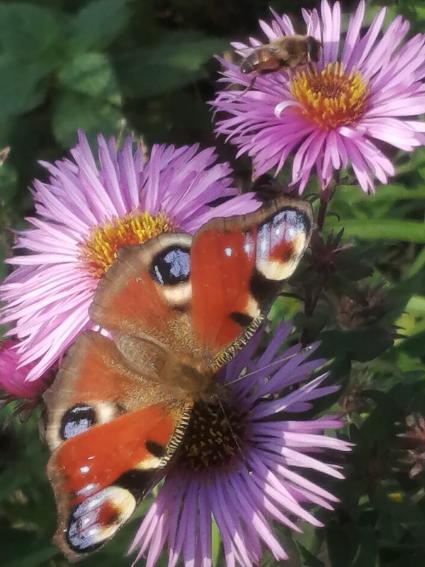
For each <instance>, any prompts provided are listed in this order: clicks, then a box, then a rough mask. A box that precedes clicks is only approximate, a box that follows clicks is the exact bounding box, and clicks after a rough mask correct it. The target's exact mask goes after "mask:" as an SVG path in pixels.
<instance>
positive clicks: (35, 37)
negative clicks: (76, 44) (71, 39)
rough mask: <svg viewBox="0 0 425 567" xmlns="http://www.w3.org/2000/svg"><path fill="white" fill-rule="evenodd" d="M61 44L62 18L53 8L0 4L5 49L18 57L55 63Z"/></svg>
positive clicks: (0, 40) (0, 30)
mask: <svg viewBox="0 0 425 567" xmlns="http://www.w3.org/2000/svg"><path fill="white" fill-rule="evenodd" d="M61 44H63V32H62V26H61V22H60V19H59V18H58V16H57V14H56V13H55V12H53V11H52V10H49V9H47V8H43V7H41V6H36V5H34V4H26V3H24V2H22V3H21V2H19V3H18V2H16V3H14V2H12V3H2V4H0V48H1V50H3V51H4V52H5V53H8V54H9V55H10V56H13V57H14V58H16V59H19V60H21V61H37V60H43V61H44V62H47V61H50V63H51V65H54V64H56V63H57V61H58V57H59V55H60V54H61V50H60V49H59V47H60V45H61ZM21 72H23V70H22V69H21ZM2 82H3V78H2Z"/></svg>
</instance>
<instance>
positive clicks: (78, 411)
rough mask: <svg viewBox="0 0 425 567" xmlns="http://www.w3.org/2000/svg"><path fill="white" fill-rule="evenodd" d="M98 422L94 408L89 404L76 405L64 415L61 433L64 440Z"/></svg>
mask: <svg viewBox="0 0 425 567" xmlns="http://www.w3.org/2000/svg"><path fill="white" fill-rule="evenodd" d="M96 423H97V419H96V412H95V410H94V408H92V407H90V406H87V405H76V406H74V407H72V408H71V409H69V410H68V411H67V412H66V413H65V414H64V415H63V416H62V420H61V427H60V432H59V435H60V437H61V439H63V440H66V439H70V438H71V437H75V436H76V435H79V434H80V433H83V431H87V429H90V427H93V425H95V424H96Z"/></svg>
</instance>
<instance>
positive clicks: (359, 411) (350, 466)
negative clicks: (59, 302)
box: [0, 0, 425, 567]
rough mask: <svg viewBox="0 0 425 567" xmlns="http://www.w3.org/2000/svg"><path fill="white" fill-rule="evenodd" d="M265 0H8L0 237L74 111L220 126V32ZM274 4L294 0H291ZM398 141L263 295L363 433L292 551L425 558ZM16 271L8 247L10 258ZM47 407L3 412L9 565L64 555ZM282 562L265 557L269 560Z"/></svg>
mask: <svg viewBox="0 0 425 567" xmlns="http://www.w3.org/2000/svg"><path fill="white" fill-rule="evenodd" d="M383 3H384V4H387V5H388V7H389V9H390V14H391V15H392V16H393V15H395V14H397V13H401V14H403V15H404V16H406V17H408V18H409V19H410V20H411V22H412V26H413V29H414V31H424V28H425V7H424V4H423V2H422V1H421V0H388V1H387V2H381V1H380V2H372V1H370V2H369V8H371V7H376V5H377V4H383ZM295 4H297V6H298V4H301V3H295ZM313 4H315V2H303V3H302V5H303V6H310V7H311V6H312V5H313ZM347 4H349V5H350V6H347V7H351V6H353V5H355V4H356V2H349V3H347ZM268 5H269V2H268V1H263V0H255V1H253V2H252V1H248V0H241V1H240V2H236V1H233V2H219V1H218V0H216V1H213V2H201V1H200V0H199V1H192V0H191V1H189V0H170V1H167V2H154V1H153V0H144V1H143V2H137V1H135V0H94V1H88V0H76V1H74V2H67V1H66V0H60V1H57V0H43V1H42V0H33V2H18V1H17V2H1V3H0V78H1V80H0V108H1V113H0V150H1V149H2V148H3V147H5V146H10V147H11V153H10V156H9V158H8V159H7V161H6V163H5V164H4V165H3V166H1V167H0V226H1V229H2V233H1V238H0V253H1V255H2V256H3V257H4V256H7V255H9V254H10V252H11V232H10V230H9V229H11V228H20V227H22V226H23V222H24V221H23V218H24V217H25V216H26V215H28V214H30V213H31V207H32V204H31V200H30V197H29V193H28V190H27V187H28V185H29V183H30V180H31V179H32V178H33V177H34V176H39V175H40V169H39V167H38V165H37V160H39V159H45V160H52V159H55V158H57V157H59V156H63V154H64V151H65V150H66V149H68V148H69V147H70V146H71V145H72V144H73V143H74V142H75V139H76V130H77V129H78V128H82V129H84V130H86V131H87V132H88V134H89V136H90V137H93V136H94V135H95V134H96V133H98V132H103V133H106V134H115V135H121V134H122V133H123V132H124V131H135V132H136V133H137V134H139V135H143V136H144V138H145V140H146V141H147V142H148V143H151V142H164V141H167V142H169V141H171V142H172V143H175V144H182V143H189V142H194V141H199V142H201V143H202V144H204V145H207V144H211V143H214V140H213V137H212V134H211V122H210V118H211V115H210V113H209V110H208V107H207V101H208V100H210V99H211V98H212V96H213V93H214V89H215V81H216V79H217V65H216V63H215V61H214V58H213V55H214V54H220V53H222V52H223V51H224V50H226V49H228V48H229V40H230V39H231V38H234V39H238V38H243V37H247V36H248V35H250V34H255V33H256V30H257V24H256V21H257V19H258V18H266V15H267V10H268ZM273 6H274V7H275V8H276V9H279V10H281V11H284V10H286V11H289V12H294V11H295V7H294V3H293V2H289V0H288V1H285V0H282V1H280V2H278V1H277V2H274V3H273ZM220 143H221V142H220ZM219 150H220V151H221V153H222V156H223V157H224V158H225V159H230V160H232V161H233V165H234V166H235V169H236V172H237V176H238V179H240V180H242V183H245V184H248V183H249V179H248V177H249V173H247V167H246V163H244V162H243V161H236V160H234V153H232V150H230V149H229V148H228V147H227V148H223V147H222V146H220V147H219ZM392 159H393V160H394V161H395V163H396V166H397V175H396V176H395V178H394V179H393V180H392V182H391V184H390V185H388V186H380V187H377V190H376V194H375V195H373V196H366V195H364V194H363V193H362V192H361V191H360V189H359V188H358V187H356V186H353V179H352V178H351V177H350V176H349V175H347V176H346V177H344V178H343V179H342V180H341V185H340V186H339V187H338V188H337V191H336V193H335V196H334V198H333V199H332V201H331V205H330V210H329V214H328V216H327V218H326V224H325V233H324V237H323V239H322V240H319V241H317V242H316V243H315V244H314V246H313V247H312V255H311V256H310V257H309V258H307V259H306V260H305V261H304V263H303V265H302V267H301V269H300V270H298V272H297V275H296V277H295V278H294V279H293V281H292V284H291V286H288V287H287V289H286V290H285V296H283V297H282V298H280V299H279V300H278V301H277V302H276V303H275V305H274V306H273V309H272V311H271V316H272V319H273V322H274V323H277V322H278V321H280V320H281V319H282V318H283V317H284V318H294V321H295V324H296V326H297V331H298V333H299V336H300V337H301V338H303V339H305V340H308V341H310V340H318V339H320V340H321V341H322V344H321V347H320V351H319V354H320V355H322V356H325V357H329V358H331V359H332V360H331V364H330V370H331V375H332V376H331V380H333V381H334V382H335V383H337V384H338V385H339V386H340V387H341V389H340V392H339V393H338V394H335V395H334V396H332V397H330V398H329V399H328V400H326V401H324V402H321V403H320V404H318V405H317V410H320V411H326V412H329V411H334V410H335V411H338V412H343V413H345V415H346V418H347V421H348V426H347V429H346V432H345V434H346V436H348V438H349V439H350V440H351V441H352V442H353V443H355V444H356V447H355V449H354V450H353V453H352V455H351V456H349V457H347V458H344V461H342V463H341V464H343V465H344V467H345V475H346V477H347V480H346V481H345V482H341V483H336V482H330V483H329V490H331V491H333V492H334V491H335V490H336V491H337V492H338V491H339V494H338V496H339V497H340V498H341V503H340V504H338V505H337V509H336V511H335V512H330V511H323V510H322V511H317V514H318V515H319V517H320V519H321V520H322V521H323V523H324V525H325V528H324V529H322V530H320V529H313V528H312V527H310V526H304V525H303V530H304V531H303V533H302V534H297V535H296V536H294V535H293V534H290V533H287V532H286V531H284V530H281V531H280V532H279V533H278V536H279V538H280V539H281V541H282V542H284V544H285V547H286V548H287V549H288V550H289V551H290V554H291V557H292V563H290V565H293V566H300V567H301V566H302V567H378V566H379V567H410V566H411V567H418V566H420V565H424V564H425V544H424V542H425V498H424V494H425V492H424V484H423V483H424V478H425V473H422V475H419V476H418V477H415V478H410V477H409V474H408V470H407V469H406V468H405V467H404V466H403V465H402V464H401V460H402V459H401V458H402V455H403V447H402V443H401V440H400V437H399V436H398V435H399V434H400V433H401V432H403V431H404V430H405V420H406V417H407V416H409V415H413V414H417V413H421V414H425V348H424V345H425V269H424V267H425V249H424V247H423V244H425V224H424V220H425V219H424V203H425V150H423V149H421V150H418V151H416V152H415V153H414V154H411V155H402V154H401V153H400V155H399V154H394V155H393V156H392ZM283 177H284V176H283ZM315 207H316V212H317V208H318V204H317V205H315ZM329 243H331V244H332V246H333V248H332V250H333V252H332V254H331V255H330V257H329V258H328V257H326V254H325V253H324V251H325V250H328V249H329V246H330V244H329ZM6 271H7V268H6V266H5V264H4V263H3V262H2V263H1V273H0V276H1V277H3V276H4V275H5V273H6ZM9 413H10V409H8V408H6V409H2V410H0V419H1V420H4V421H9V420H8V419H7V420H6V418H8V417H9ZM39 417H40V416H39V415H38V414H36V415H35V416H33V417H32V418H31V419H30V420H29V421H28V422H27V423H25V424H23V425H21V424H20V423H19V422H18V421H16V420H15V421H12V422H11V425H8V426H7V427H5V428H4V429H2V430H0V563H1V565H2V567H18V566H19V567H22V566H24V567H26V566H28V567H36V566H38V565H40V566H49V567H59V566H62V565H66V564H67V563H66V562H65V561H64V560H63V558H62V557H61V555H60V554H59V552H58V551H57V550H56V548H55V547H54V546H53V545H52V544H51V536H52V534H53V533H54V531H55V523H56V518H55V505H54V502H53V497H52V494H51V490H50V487H49V486H48V483H47V480H46V477H45V472H44V468H45V463H46V461H47V451H46V450H45V448H44V445H43V443H42V442H41V441H40V439H39V434H38V425H37V424H38V420H39ZM147 505H148V503H147ZM137 525H138V521H137V520H134V521H133V522H131V523H130V525H129V526H128V527H127V528H125V529H124V530H123V531H122V532H120V534H119V535H118V537H117V538H116V539H114V541H113V542H112V543H111V544H110V545H108V546H107V547H106V548H105V549H104V550H102V551H101V552H99V553H98V554H95V555H93V557H92V558H90V559H88V560H87V561H86V562H85V563H84V565H87V566H93V567H96V566H99V567H100V566H102V567H103V566H105V565H108V566H109V565H114V566H115V565H127V564H129V561H128V560H127V558H125V557H124V555H125V553H126V550H127V548H128V543H129V541H131V537H132V535H133V534H134V533H135V530H136V527H137ZM213 550H214V558H215V563H216V565H219V566H221V565H223V564H224V560H223V550H222V547H221V546H220V541H219V538H218V536H217V534H214V537H213ZM276 564H277V563H276V562H275V561H274V560H273V559H272V558H271V557H269V556H266V557H265V559H264V565H270V566H271V565H276ZM286 564H287V563H285V562H284V563H282V565H286ZM161 565H165V562H163V563H161ZM288 565H289V563H288Z"/></svg>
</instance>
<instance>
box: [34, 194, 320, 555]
mask: <svg viewBox="0 0 425 567" xmlns="http://www.w3.org/2000/svg"><path fill="white" fill-rule="evenodd" d="M311 230H312V213H311V207H310V205H309V204H307V203H305V202H302V201H298V200H295V199H291V198H288V197H281V198H279V199H277V200H275V201H273V202H272V203H271V204H269V205H263V206H262V207H261V208H260V209H258V210H257V211H256V212H254V213H250V214H247V215H243V216H234V217H229V218H224V219H223V218H220V219H213V220H211V221H209V222H208V223H206V224H205V225H204V226H202V227H201V228H200V230H199V231H198V232H197V233H196V234H195V235H194V236H191V235H188V234H183V233H164V234H162V235H160V236H158V237H156V238H153V239H151V240H149V241H147V242H145V243H143V244H141V245H138V246H132V247H129V248H125V249H122V250H121V251H120V252H119V254H118V256H117V258H116V260H115V261H114V262H113V264H112V265H111V267H110V268H109V270H108V271H107V272H106V274H105V275H104V277H103V279H102V280H101V281H100V282H99V285H98V288H97V290H96V292H95V295H94V300H93V303H92V305H91V308H90V317H91V320H92V321H93V322H94V323H95V324H97V325H99V326H100V327H101V328H102V329H103V330H104V331H106V334H104V333H101V332H94V331H88V332H84V333H83V334H82V335H80V336H79V338H78V339H77V340H76V342H75V343H74V345H73V346H72V347H71V348H70V349H69V351H68V353H67V354H66V356H65V358H64V360H63V362H62V364H61V366H60V368H59V372H58V374H57V376H56V378H55V381H54V382H53V385H52V386H51V388H50V389H49V390H48V391H47V392H46V393H45V395H44V400H45V404H46V413H47V418H46V422H47V423H46V440H47V443H48V446H49V448H50V450H51V451H52V454H51V456H50V459H49V462H48V465H47V475H48V478H49V480H50V483H51V485H52V488H53V491H54V494H55V499H56V505H57V510H58V528H57V532H56V535H55V538H54V541H55V543H56V544H57V545H58V547H59V548H60V549H61V550H62V551H63V553H64V554H65V555H66V556H67V558H68V559H69V560H71V561H72V560H77V559H80V558H83V557H85V556H86V555H87V554H89V553H91V552H93V551H95V550H96V549H98V548H99V547H101V546H102V545H103V544H104V543H106V542H107V541H108V540H109V539H110V538H111V537H112V536H113V535H114V534H115V533H116V532H117V530H118V529H119V528H120V527H121V526H122V525H123V524H124V523H125V522H126V521H127V520H128V519H129V518H130V516H131V515H132V513H133V512H134V510H135V508H136V506H137V504H138V502H140V500H141V499H142V498H143V496H144V495H145V494H146V492H147V491H149V490H150V489H151V488H152V486H153V485H154V484H155V483H156V482H157V481H158V479H159V478H160V476H161V474H163V473H164V467H166V465H167V464H168V463H169V462H170V460H171V459H172V457H173V456H174V455H175V453H176V451H177V450H178V448H179V446H180V445H181V443H182V441H183V438H184V435H185V430H186V428H187V425H188V423H189V421H190V417H191V412H192V408H193V407H194V404H196V402H198V401H200V400H203V401H208V400H212V399H214V397H216V396H218V395H219V392H218V390H217V384H216V381H215V380H214V376H215V374H216V373H217V371H218V370H219V369H220V368H221V367H222V366H223V365H224V364H226V362H228V361H230V360H231V359H232V358H233V357H234V355H235V354H236V353H237V351H238V350H239V349H240V348H241V347H242V346H243V345H244V344H245V343H246V342H247V340H248V339H249V337H250V336H251V335H252V334H253V333H254V332H255V330H256V329H257V328H258V326H259V325H260V324H261V322H262V321H263V319H264V317H265V315H266V314H267V310H268V308H269V307H270V305H271V303H272V301H273V300H274V299H275V297H276V295H277V294H278V293H279V291H280V289H281V285H282V282H283V281H284V280H286V279H287V278H288V277H289V276H290V275H291V274H292V273H293V272H294V270H295V268H296V266H297V264H298V262H299V260H300V258H301V256H302V255H303V253H304V251H305V249H306V247H307V246H308V242H309V240H310V235H311Z"/></svg>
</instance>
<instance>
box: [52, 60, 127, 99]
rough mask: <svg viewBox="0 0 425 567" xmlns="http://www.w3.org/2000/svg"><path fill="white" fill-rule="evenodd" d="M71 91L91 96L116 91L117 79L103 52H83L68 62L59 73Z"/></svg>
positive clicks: (59, 77) (61, 80)
mask: <svg viewBox="0 0 425 567" xmlns="http://www.w3.org/2000/svg"><path fill="white" fill-rule="evenodd" d="M58 79H59V81H60V82H61V83H62V85H63V86H64V87H66V88H68V89H69V90H71V91H74V92H78V93H82V94H87V95H91V96H99V95H104V96H105V95H106V96H107V95H110V94H112V93H115V92H116V81H115V77H114V73H113V70H112V67H111V65H110V63H109V60H108V58H107V57H106V56H105V55H104V54H103V53H95V52H92V53H83V54H78V55H76V56H75V57H74V58H73V59H72V60H71V61H70V62H68V63H67V64H66V65H65V66H64V67H63V68H62V69H61V71H60V73H59V75H58Z"/></svg>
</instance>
